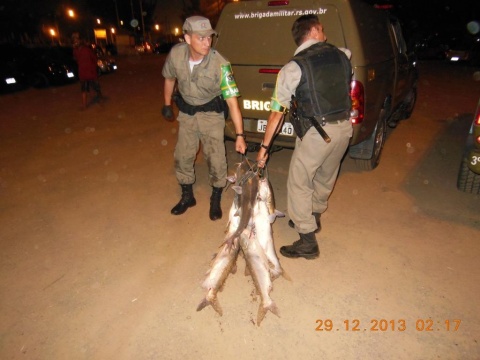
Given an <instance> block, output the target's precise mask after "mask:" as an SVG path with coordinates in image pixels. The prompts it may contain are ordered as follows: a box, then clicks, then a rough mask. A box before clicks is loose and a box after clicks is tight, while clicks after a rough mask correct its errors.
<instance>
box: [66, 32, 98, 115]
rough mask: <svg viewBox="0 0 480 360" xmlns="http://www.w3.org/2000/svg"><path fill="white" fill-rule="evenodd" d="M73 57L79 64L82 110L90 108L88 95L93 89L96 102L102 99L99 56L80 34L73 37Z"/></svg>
mask: <svg viewBox="0 0 480 360" xmlns="http://www.w3.org/2000/svg"><path fill="white" fill-rule="evenodd" d="M72 38H73V57H74V58H75V61H76V62H77V64H78V78H79V80H80V89H81V92H82V108H83V109H86V108H87V107H88V94H89V93H90V88H92V89H93V90H94V91H95V93H96V97H95V98H94V100H98V101H100V100H101V99H102V92H101V90H100V83H99V82H98V68H97V60H98V59H97V55H96V54H95V51H94V50H93V49H92V47H91V46H89V45H88V44H86V43H85V41H84V40H82V39H80V37H79V36H78V34H75V35H74V36H73V37H72Z"/></svg>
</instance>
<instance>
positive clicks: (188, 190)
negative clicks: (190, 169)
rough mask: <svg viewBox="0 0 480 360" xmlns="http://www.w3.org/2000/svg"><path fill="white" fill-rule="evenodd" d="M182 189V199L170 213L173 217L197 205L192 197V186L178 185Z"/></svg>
mask: <svg viewBox="0 0 480 360" xmlns="http://www.w3.org/2000/svg"><path fill="white" fill-rule="evenodd" d="M180 186H181V187H182V198H181V199H180V201H179V202H178V204H177V205H175V206H174V207H173V209H172V211H171V213H172V214H173V215H181V214H183V213H184V212H185V211H187V209H188V208H189V207H192V206H195V205H197V201H196V200H195V198H194V197H193V188H192V185H191V184H190V185H180Z"/></svg>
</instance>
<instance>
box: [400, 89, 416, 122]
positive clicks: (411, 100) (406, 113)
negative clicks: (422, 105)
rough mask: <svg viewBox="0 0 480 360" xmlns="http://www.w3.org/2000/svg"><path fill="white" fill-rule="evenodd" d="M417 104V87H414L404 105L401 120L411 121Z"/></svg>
mask: <svg viewBox="0 0 480 360" xmlns="http://www.w3.org/2000/svg"><path fill="white" fill-rule="evenodd" d="M416 102H417V87H413V88H412V90H410V92H409V94H408V95H407V96H406V97H405V100H404V101H403V104H402V113H401V114H400V120H406V119H409V118H410V116H412V112H413V109H414V108H415V103H416Z"/></svg>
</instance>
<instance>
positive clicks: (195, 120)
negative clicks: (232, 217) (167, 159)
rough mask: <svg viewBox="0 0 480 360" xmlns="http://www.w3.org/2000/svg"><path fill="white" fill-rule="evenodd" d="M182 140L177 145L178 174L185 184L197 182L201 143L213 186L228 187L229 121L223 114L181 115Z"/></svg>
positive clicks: (180, 182)
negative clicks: (226, 142)
mask: <svg viewBox="0 0 480 360" xmlns="http://www.w3.org/2000/svg"><path fill="white" fill-rule="evenodd" d="M177 120H178V122H179V130H178V140H177V145H176V146H175V153H174V158H175V173H176V176H177V181H178V183H179V184H181V185H187V184H193V183H194V182H195V167H194V166H195V159H196V157H197V153H198V150H199V146H200V142H201V143H202V150H203V155H204V157H205V160H206V162H207V165H208V173H209V184H210V186H215V187H225V185H226V182H227V158H226V155H225V142H224V131H225V118H224V117H223V113H216V112H213V111H209V112H197V113H196V114H195V115H188V114H185V113H183V112H181V111H180V112H179V114H178V117H177Z"/></svg>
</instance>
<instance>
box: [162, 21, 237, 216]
mask: <svg viewBox="0 0 480 360" xmlns="http://www.w3.org/2000/svg"><path fill="white" fill-rule="evenodd" d="M183 32H184V34H185V42H184V43H180V44H177V45H175V46H174V47H173V48H172V50H171V51H170V53H169V55H168V57H167V59H166V61H165V65H164V67H163V70H162V75H163V76H164V77H165V86H164V97H165V105H164V106H163V109H162V114H163V116H164V117H165V118H166V119H167V120H173V111H172V106H171V102H172V95H173V91H174V87H175V83H176V82H177V83H178V93H177V94H175V95H173V100H174V101H175V103H176V104H177V106H178V108H179V114H178V117H177V121H178V122H179V131H178V140H177V144H176V146H175V154H174V157H175V172H176V176H177V181H178V182H179V184H180V186H181V188H182V197H181V199H180V201H179V202H178V204H177V205H175V206H174V207H173V208H172V210H171V213H172V214H173V215H180V214H183V213H184V212H185V211H187V209H188V208H189V207H192V206H195V205H196V200H195V197H194V195H193V187H192V185H193V183H194V182H195V169H194V165H195V158H196V156H197V152H198V149H199V145H200V142H201V143H202V150H203V154H204V156H205V159H206V162H207V164H208V168H209V183H210V185H211V186H212V195H211V197H210V212H209V216H210V219H211V220H217V219H220V218H221V217H222V209H221V206H220V202H221V195H222V189H223V188H224V187H225V185H226V179H227V159H226V154H225V143H224V128H225V115H226V113H227V111H228V112H229V113H230V117H231V118H232V122H233V124H234V126H235V131H236V133H237V138H236V142H235V150H236V151H238V152H239V153H242V154H244V153H245V150H246V143H245V135H244V133H243V119H242V114H241V111H240V106H239V104H238V100H237V97H238V96H240V93H239V91H238V88H237V86H236V83H235V79H234V77H233V73H232V69H231V66H230V63H229V62H228V61H227V60H226V59H225V58H224V57H223V56H222V55H220V54H219V53H218V52H217V51H216V50H213V49H211V44H212V36H213V35H214V34H216V32H215V31H214V30H213V29H212V27H211V25H210V21H209V20H208V19H207V18H204V17H202V16H192V17H189V18H187V19H186V20H185V23H184V24H183Z"/></svg>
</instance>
